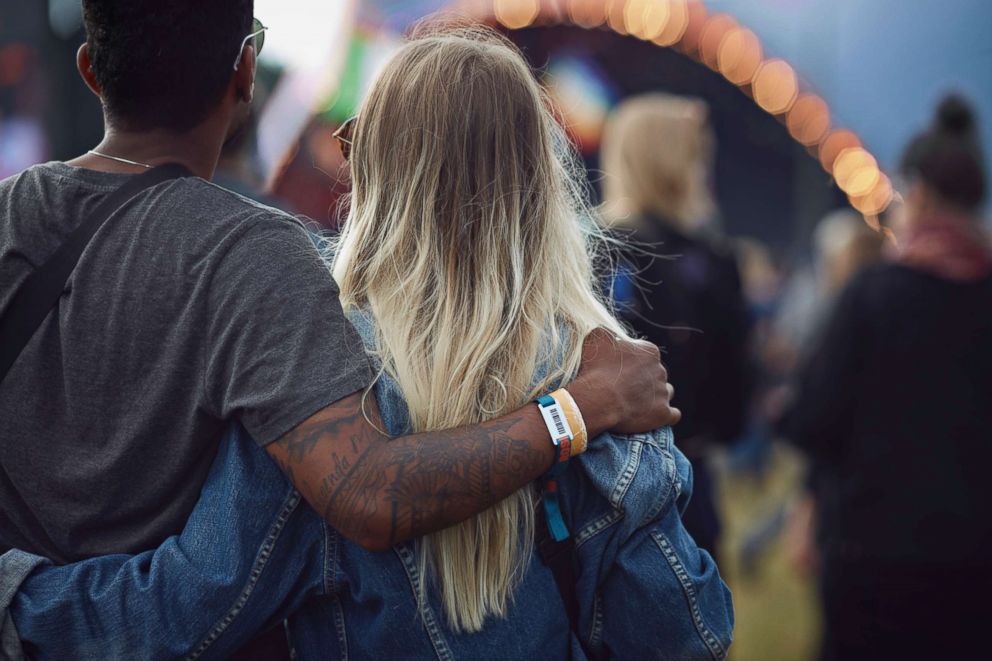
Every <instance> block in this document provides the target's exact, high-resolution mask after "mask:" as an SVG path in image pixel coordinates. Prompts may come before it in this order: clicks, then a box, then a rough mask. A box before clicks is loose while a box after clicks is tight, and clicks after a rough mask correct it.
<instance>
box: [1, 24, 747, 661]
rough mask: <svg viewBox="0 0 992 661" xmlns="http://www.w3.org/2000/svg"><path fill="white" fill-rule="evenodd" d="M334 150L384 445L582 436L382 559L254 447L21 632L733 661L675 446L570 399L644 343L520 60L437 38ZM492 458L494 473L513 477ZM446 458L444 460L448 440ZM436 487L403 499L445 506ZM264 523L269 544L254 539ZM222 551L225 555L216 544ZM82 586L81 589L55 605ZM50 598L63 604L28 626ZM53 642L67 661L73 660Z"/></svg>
mask: <svg viewBox="0 0 992 661" xmlns="http://www.w3.org/2000/svg"><path fill="white" fill-rule="evenodd" d="M339 137H340V139H341V142H342V148H343V150H344V151H345V153H346V156H347V157H350V163H351V172H352V180H353V196H352V199H351V207H350V213H349V216H348V220H347V224H346V226H345V230H344V233H343V236H342V237H341V239H340V243H339V244H338V246H337V251H336V258H335V261H334V273H335V276H336V278H337V280H338V282H339V284H340V288H341V300H342V303H343V305H344V308H345V309H346V311H347V312H348V314H349V316H350V318H351V320H352V321H353V323H354V324H355V327H356V328H357V329H358V331H359V333H360V334H361V335H362V338H363V340H364V342H365V347H366V349H367V351H368V353H369V355H370V356H371V357H372V358H373V360H374V363H375V365H376V366H377V368H378V376H377V378H376V382H375V384H374V386H373V387H372V388H371V389H370V391H369V393H368V395H369V396H368V400H369V401H368V402H367V403H369V404H371V401H372V400H374V401H375V402H376V403H377V404H378V407H377V408H378V410H379V411H381V421H377V424H379V425H380V426H381V427H382V429H383V430H384V431H385V432H386V433H387V434H389V435H390V436H396V435H400V434H404V433H408V432H421V431H427V430H438V429H446V428H450V427H454V426H458V425H465V424H471V423H473V422H476V421H479V420H486V419H490V418H492V417H494V416H498V415H500V414H501V413H502V412H504V411H510V410H513V409H515V408H517V407H519V406H521V405H524V404H526V403H528V402H531V401H532V400H534V399H535V398H539V400H538V404H537V406H539V407H542V408H547V409H548V410H556V411H558V413H560V414H563V415H564V419H565V421H567V424H564V423H563V422H562V421H561V419H560V418H556V417H555V415H557V414H549V418H548V419H549V420H552V422H550V423H549V425H550V427H549V429H554V428H555V425H560V426H561V429H562V430H564V433H557V434H556V435H555V438H556V439H557V440H558V442H559V445H558V452H557V457H558V459H559V461H558V463H557V464H556V468H553V469H552V471H551V472H550V473H549V474H548V475H547V476H545V478H543V479H541V480H539V481H538V482H537V483H536V484H534V485H533V486H528V487H525V488H523V489H520V490H519V491H517V492H516V493H513V494H511V495H509V497H507V498H505V499H503V500H502V501H500V502H498V503H497V504H495V505H494V506H493V507H492V508H490V509H488V510H486V511H484V512H482V513H480V514H478V515H476V516H473V517H471V518H468V519H467V520H465V521H463V522H461V523H457V524H455V525H453V526H451V527H448V528H446V529H444V530H442V531H440V532H435V533H431V534H427V535H423V536H420V537H419V538H417V539H415V540H413V541H411V542H405V543H398V544H395V545H392V546H391V547H388V548H386V549H384V550H382V551H378V552H376V551H369V550H366V549H364V548H362V547H361V546H359V545H357V544H354V543H352V542H350V541H348V540H347V539H345V538H344V537H342V536H341V535H340V534H339V533H338V532H337V531H336V530H335V529H333V528H331V527H329V526H327V525H326V524H324V523H323V522H321V521H320V519H319V517H317V516H316V515H315V514H313V513H312V512H310V511H309V510H306V509H302V508H296V509H293V508H292V507H289V509H288V510H285V511H279V510H276V511H271V512H270V511H268V510H265V509H264V508H261V509H260V507H259V499H261V498H263V497H264V494H265V492H266V491H267V490H275V491H277V492H280V491H282V492H286V493H290V494H291V493H292V490H291V489H288V484H287V483H286V481H285V479H284V478H283V477H282V475H281V474H280V473H279V472H278V469H276V468H275V467H274V466H271V464H270V463H267V462H266V460H265V457H264V453H260V451H259V450H258V449H257V448H255V446H254V445H253V444H252V443H250V442H248V441H247V440H245V439H244V438H243V437H242V436H243V435H242V434H240V433H238V432H237V431H235V433H234V434H233V435H232V438H230V439H229V442H227V443H225V444H224V446H223V449H222V453H221V456H220V457H219V458H218V460H217V463H216V464H215V466H214V471H213V473H212V474H211V478H210V480H209V481H208V485H207V487H206V489H205V490H204V493H203V496H202V498H201V501H200V502H199V504H198V505H197V508H196V510H195V511H194V514H193V517H192V519H191V521H190V524H189V525H188V526H187V528H186V530H185V531H184V532H183V533H182V535H181V536H179V537H177V538H174V539H171V540H170V541H169V542H167V543H166V544H165V545H164V546H162V547H160V548H159V549H157V550H155V551H149V552H148V553H147V554H143V555H142V556H137V557H134V558H131V559H126V558H123V557H122V556H114V557H105V558H97V559H95V560H92V561H86V562H83V563H80V564H77V565H69V566H68V567H67V568H46V569H45V570H44V571H42V572H40V573H37V574H35V575H33V576H32V577H31V578H29V579H28V581H27V582H26V583H25V585H24V587H23V589H22V591H21V593H20V594H19V595H18V599H17V600H15V608H14V611H15V612H14V620H15V622H16V625H17V629H18V631H19V632H20V633H21V634H22V636H28V637H31V636H38V637H41V638H44V634H45V633H46V632H48V634H49V635H50V636H51V632H52V631H54V630H55V628H56V627H59V626H61V627H63V628H66V626H65V624H66V623H67V622H72V623H74V625H75V623H79V622H83V623H85V627H83V628H84V629H85V630H87V632H88V633H89V635H90V636H91V637H93V638H100V637H106V639H108V640H114V641H115V649H124V648H125V647H127V646H128V645H129V646H130V647H127V649H128V652H129V653H130V654H131V655H132V656H142V657H154V656H177V655H180V654H185V653H187V652H188V651H189V650H200V651H201V652H203V651H204V650H206V652H205V654H206V655H207V656H222V655H223V654H225V653H227V651H228V650H230V649H232V648H234V647H235V646H236V645H237V644H238V643H239V642H241V641H243V640H244V639H245V635H246V633H247V632H249V631H251V630H254V629H257V628H260V627H261V626H262V625H263V623H266V622H268V623H278V622H279V621H280V620H281V619H282V618H283V617H288V625H287V626H288V630H289V631H290V633H291V639H292V645H293V647H294V649H295V651H296V654H297V656H298V658H303V659H316V658H321V659H327V658H334V659H338V658H340V659H343V658H359V659H369V658H376V659H388V658H398V657H403V658H418V659H421V658H423V659H428V658H439V659H450V658H459V659H478V658H501V659H533V658H551V659H564V658H575V659H583V658H624V659H640V658H664V659H669V658H681V659H722V658H724V657H725V656H726V655H727V652H728V648H729V645H730V640H731V633H732V627H733V612H732V606H731V602H730V594H729V591H728V590H727V588H726V586H725V585H724V583H723V581H722V580H721V579H720V576H719V573H718V571H717V568H716V565H715V563H714V561H713V559H712V558H711V557H710V555H709V554H707V553H706V552H705V551H703V550H701V549H699V548H698V547H697V546H696V544H695V542H693V540H692V538H691V537H690V536H689V534H688V533H687V532H686V530H685V528H684V527H683V525H682V520H681V516H680V514H681V511H682V510H683V509H684V507H685V505H686V502H687V500H688V498H689V495H690V492H691V490H692V484H693V482H692V473H691V470H690V468H689V464H688V462H687V461H686V459H685V457H684V456H683V455H682V453H681V452H679V450H678V449H676V448H675V447H674V445H673V443H672V433H671V430H670V429H669V428H667V427H666V428H662V429H658V430H655V431H653V432H651V433H647V434H637V435H633V436H627V437H625V436H622V435H614V434H609V433H597V434H596V435H595V437H593V438H588V434H587V429H586V427H585V425H584V423H583V420H582V418H581V414H580V413H579V412H578V410H577V409H576V407H575V406H574V404H572V403H571V402H570V397H569V396H568V393H567V391H566V390H561V389H560V388H561V386H562V384H566V383H568V382H569V381H570V380H571V379H572V378H573V377H575V376H576V372H577V370H578V368H579V361H580V358H581V354H582V349H583V338H585V337H587V336H588V335H589V334H590V333H592V332H593V331H594V330H595V329H597V328H600V329H607V330H608V332H610V333H613V334H615V335H617V336H621V337H625V336H626V333H625V331H624V329H623V326H622V324H621V323H620V322H619V321H618V320H617V319H615V318H614V317H613V316H612V315H611V314H610V312H609V311H608V309H607V307H606V306H605V305H604V303H603V301H601V300H600V298H599V296H598V294H597V293H596V291H597V289H596V282H597V281H596V278H595V274H594V272H593V268H592V258H593V255H594V254H595V252H596V250H597V249H598V248H597V246H598V244H599V242H600V238H599V236H598V230H597V229H596V226H595V224H594V223H593V222H591V221H589V220H588V219H589V217H590V216H591V213H592V212H591V211H590V209H589V208H588V206H587V205H586V198H585V190H584V188H583V185H582V184H581V183H580V182H582V181H583V180H582V178H581V172H580V171H579V169H578V168H577V166H576V165H575V160H574V155H573V154H572V152H571V151H570V149H569V148H568V142H567V140H566V139H565V137H564V134H563V131H562V130H561V128H560V127H559V126H558V125H557V124H556V123H555V120H554V119H553V116H552V114H551V111H550V109H549V105H548V101H547V99H546V98H545V96H544V94H543V93H542V91H541V89H540V87H539V86H538V84H537V82H536V81H535V79H534V77H533V74H532V72H531V70H530V69H529V67H528V66H527V65H526V63H525V61H524V60H523V58H522V56H521V54H520V53H519V52H518V51H517V50H515V48H514V47H513V46H512V45H510V44H509V43H508V42H507V41H506V40H504V39H503V38H501V37H499V36H497V35H496V34H494V33H492V32H491V31H489V30H485V29H481V28H462V29H457V30H448V31H434V32H427V33H425V34H422V35H421V36H418V37H416V38H414V39H412V40H411V41H410V42H409V43H407V44H406V45H405V46H404V47H402V48H401V49H400V50H399V52H398V53H397V54H396V55H395V56H394V57H393V58H392V59H391V60H390V61H389V62H388V63H387V64H386V66H385V68H384V70H383V71H382V73H381V74H380V76H379V77H378V78H377V79H376V81H375V83H374V84H373V85H372V87H371V90H370V92H369V94H368V97H367V98H366V100H365V101H364V103H363V104H362V106H361V108H360V110H359V113H358V116H357V119H356V120H355V121H353V122H350V123H349V124H348V125H347V126H346V127H345V128H344V130H343V131H342V132H341V133H340V134H339ZM600 332H603V331H600ZM648 350H650V347H648V345H646V344H645V351H648ZM545 393H552V395H551V397H552V398H553V401H549V400H548V397H545V396H543V395H544V394H545ZM556 406H557V408H554V407H556ZM373 417H374V416H373ZM450 442H451V443H461V441H458V440H457V439H455V438H452V439H451V441H450ZM479 452H480V463H481V464H485V465H488V464H489V463H493V464H497V465H499V466H500V469H501V470H503V471H506V472H509V473H513V472H515V471H516V470H518V467H517V466H516V465H515V464H514V463H512V462H507V463H500V462H501V460H502V458H501V457H492V456H491V453H490V452H489V451H488V450H487V449H486V448H485V447H484V446H480V447H479ZM260 454H261V455H262V456H261V457H260V456H259V455H260ZM569 456H572V457H573V458H571V459H568V457H569ZM435 461H436V463H437V465H438V466H441V467H444V466H446V465H447V463H446V462H448V461H449V459H448V457H447V454H446V452H445V447H444V446H438V448H437V452H436V455H435ZM397 469H398V470H400V471H402V470H403V463H402V461H401V462H400V463H399V464H398V467H397ZM451 470H452V471H453V472H454V471H457V470H459V469H458V467H457V466H454V465H452V466H451ZM249 475H250V476H251V478H250V485H251V487H250V488H245V487H246V485H243V484H242V483H243V482H246V481H247V480H248V476H249ZM453 484H454V486H453V487H452V489H455V490H457V488H458V487H457V484H458V482H457V481H456V482H454V483H453ZM421 487H422V489H421V491H416V489H417V488H419V487H418V485H416V484H413V485H411V488H412V489H414V490H415V492H414V493H409V494H405V495H406V496H409V497H410V498H411V499H412V500H413V501H415V502H421V501H422V500H424V499H428V498H429V497H431V496H430V494H434V493H436V491H435V490H434V489H433V488H432V485H430V484H424V485H421ZM419 495H422V498H421V499H420V500H419V501H418V496H419ZM446 495H447V496H449V497H454V498H457V497H460V494H459V493H457V491H455V492H453V493H448V494H446ZM287 511H288V512H290V513H289V514H286V512H287ZM270 516H271V518H272V521H273V524H272V525H273V526H275V525H278V528H279V529H278V532H277V533H276V534H275V537H272V536H269V537H267V536H266V532H267V531H271V528H270V527H268V526H267V525H258V521H259V519H261V521H262V522H263V523H264V522H265V521H266V520H267V519H266V517H270ZM410 516H413V517H416V511H414V512H413V513H412V514H411V515H410ZM242 519H250V520H251V522H253V523H251V524H248V523H245V522H244V521H242ZM251 531H255V532H254V533H253V532H251ZM216 539H223V540H225V542H226V545H225V549H226V550H225V552H224V553H223V554H218V553H213V554H210V553H207V552H204V551H203V549H204V548H205V547H209V546H211V545H213V544H214V543H215V540H216ZM273 539H275V541H272V540H273ZM262 556H264V557H265V567H264V568H263V569H261V570H259V571H253V565H252V562H251V559H252V558H258V557H262ZM556 558H557V560H556ZM66 582H70V583H73V584H74V585H76V586H77V587H81V588H84V590H78V591H77V590H74V591H71V592H69V593H68V594H69V595H70V596H66V597H62V598H60V597H59V596H58V595H64V594H67V592H66V590H65V583H66ZM147 584H153V585H155V586H156V587H157V588H158V589H157V590H142V589H139V586H140V585H147ZM248 588H250V589H248ZM42 594H44V595H45V596H46V597H47V600H43V601H44V603H45V607H44V608H39V607H37V606H36V607H35V608H33V609H28V610H29V612H28V613H27V614H25V612H24V610H23V609H22V610H21V611H19V612H18V608H17V606H18V604H24V603H26V602H25V601H24V600H27V601H30V602H31V603H32V604H37V603H38V600H39V595H42ZM239 595H247V596H245V597H244V598H243V599H242V600H240V601H239V599H238V596H239ZM18 600H21V601H18ZM121 604H124V606H122V605H121ZM194 604H195V606H194ZM232 605H233V606H232ZM234 606H236V612H235V611H234V610H232V608H233V607H234ZM122 611H123V613H124V615H125V617H126V620H127V621H130V622H138V621H141V622H148V621H166V619H167V621H168V622H169V627H168V631H166V632H156V631H152V632H148V630H147V629H146V628H144V627H142V628H141V631H140V632H135V629H136V627H132V628H130V629H129V630H128V631H118V630H114V628H113V627H114V626H115V624H116V623H117V622H118V621H119V617H118V616H120V615H121V612H122ZM75 628H76V627H75V626H73V627H71V628H70V630H75ZM127 634H130V635H129V636H128V637H127V640H126V641H125V640H123V638H124V637H125V636H126V635H127ZM159 637H161V638H164V639H165V640H166V643H167V652H163V647H160V646H161V645H164V644H165V643H163V642H162V640H161V639H160V638H159ZM118 639H120V640H118ZM45 642H46V643H48V644H49V645H50V646H49V647H48V652H49V654H51V655H57V654H58V653H60V652H62V651H64V650H66V648H67V647H68V646H69V645H71V641H70V642H65V641H62V640H58V641H54V642H52V641H51V640H50V639H49V640H46V641H45ZM60 645H61V647H60ZM29 649H30V648H29ZM68 649H72V648H71V647H68Z"/></svg>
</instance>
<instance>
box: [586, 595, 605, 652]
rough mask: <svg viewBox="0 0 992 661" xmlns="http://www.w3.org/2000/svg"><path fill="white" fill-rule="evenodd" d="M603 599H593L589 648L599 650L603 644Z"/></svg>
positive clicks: (594, 597)
mask: <svg viewBox="0 0 992 661" xmlns="http://www.w3.org/2000/svg"><path fill="white" fill-rule="evenodd" d="M602 606H603V604H602V599H600V597H599V595H598V594H597V595H594V596H593V599H592V618H591V619H592V625H591V627H590V631H589V647H590V648H592V649H596V648H598V647H599V646H600V645H602V642H603V608H602Z"/></svg>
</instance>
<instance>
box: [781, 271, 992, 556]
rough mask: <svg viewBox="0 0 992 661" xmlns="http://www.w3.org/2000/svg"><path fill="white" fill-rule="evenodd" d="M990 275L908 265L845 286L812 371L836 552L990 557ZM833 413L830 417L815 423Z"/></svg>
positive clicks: (807, 431)
mask: <svg viewBox="0 0 992 661" xmlns="http://www.w3.org/2000/svg"><path fill="white" fill-rule="evenodd" d="M989 338H992V278H985V279H982V280H978V281H974V282H954V281H951V280H946V279H943V278H940V277H937V276H935V275H931V274H928V273H925V272H923V271H919V270H915V269H912V268H908V267H905V266H901V265H892V264H887V265H881V266H878V267H874V268H871V269H869V270H867V271H866V272H865V273H863V274H862V275H861V276H859V277H858V278H856V279H855V281H854V282H853V283H852V284H851V286H850V287H849V288H848V289H847V290H846V291H845V292H844V294H843V296H842V297H841V300H840V302H839V303H838V307H837V309H836V310H835V314H834V318H833V319H832V323H831V324H830V326H829V327H828V330H827V335H826V337H825V339H824V342H823V345H822V351H821V352H820V353H819V354H818V355H817V356H815V357H814V359H813V361H812V363H811V365H810V368H809V370H808V371H807V373H806V375H805V377H804V379H803V397H802V402H805V403H806V405H805V406H800V407H799V408H798V409H797V411H796V420H795V421H794V422H795V424H796V425H797V426H798V429H799V435H800V436H803V437H806V438H808V439H809V442H810V443H812V444H813V445H815V446H817V447H818V448H819V454H820V456H822V457H825V458H828V459H830V461H826V462H824V463H823V464H822V465H820V468H821V469H822V470H823V471H824V476H825V477H827V479H828V483H829V484H831V485H832V487H831V488H829V489H827V490H826V491H825V493H824V494H823V496H824V502H823V504H822V505H823V508H822V509H823V517H824V521H823V525H824V528H825V530H828V531H830V532H829V535H828V536H827V537H828V538H827V544H828V551H829V550H833V551H835V552H838V553H841V554H842V555H845V556H852V557H865V558H875V559H885V560H891V561H893V562H901V563H910V564H947V565H961V564H965V565H968V564H984V563H985V562H986V559H985V557H984V556H985V552H984V551H983V549H985V548H987V545H988V544H989V543H992V511H990V505H992V480H989V479H988V475H987V470H986V467H987V466H989V465H990V462H992V441H990V439H992V406H990V402H992V342H990V341H989ZM828 417H829V418H832V420H831V421H830V422H829V423H827V424H826V425H821V428H820V429H814V427H815V426H816V425H817V424H819V423H821V422H822V421H824V420H826V419H827V418H828Z"/></svg>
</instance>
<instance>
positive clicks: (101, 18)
mask: <svg viewBox="0 0 992 661" xmlns="http://www.w3.org/2000/svg"><path fill="white" fill-rule="evenodd" d="M253 9H254V0H83V20H84V22H85V24H86V41H87V44H88V49H89V56H90V62H91V64H92V66H93V73H94V76H95V77H96V80H97V83H99V85H100V88H101V90H102V93H103V101H104V105H105V106H106V109H107V114H108V115H109V116H110V119H111V121H113V122H115V123H118V124H120V125H122V126H123V127H126V128H128V129H130V130H147V129H153V128H164V129H171V130H177V131H183V130H187V129H190V128H192V127H193V126H196V125H197V124H198V123H199V122H201V121H203V120H204V119H205V118H206V117H207V115H208V114H209V112H210V110H211V109H212V108H214V107H215V106H216V105H217V104H218V103H219V102H220V100H221V98H222V95H223V93H224V90H225V89H226V88H227V86H228V85H229V84H230V82H231V76H232V75H234V71H233V68H232V67H233V66H234V61H235V59H236V58H237V56H238V46H239V45H240V44H241V42H242V40H243V39H244V38H245V36H246V35H248V34H249V32H250V31H251V23H252V11H253Z"/></svg>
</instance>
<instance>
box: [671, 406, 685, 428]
mask: <svg viewBox="0 0 992 661" xmlns="http://www.w3.org/2000/svg"><path fill="white" fill-rule="evenodd" d="M671 411H672V421H671V422H670V423H668V426H669V427H674V426H675V425H677V424H678V423H679V420H681V419H682V411H680V410H678V409H677V408H675V407H674V406H673V407H672V409H671Z"/></svg>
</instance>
